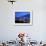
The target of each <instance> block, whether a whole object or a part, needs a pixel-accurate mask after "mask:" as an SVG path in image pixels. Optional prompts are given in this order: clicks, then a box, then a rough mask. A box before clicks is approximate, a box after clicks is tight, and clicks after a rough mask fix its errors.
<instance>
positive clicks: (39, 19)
mask: <svg viewBox="0 0 46 46" xmlns="http://www.w3.org/2000/svg"><path fill="white" fill-rule="evenodd" d="M26 1H27V2H26ZM31 9H32V10H33V25H32V26H16V25H15V23H14V18H15V16H14V13H15V11H18V10H19V11H23V10H29V11H30V10H31ZM21 31H22V32H25V33H28V34H30V35H31V38H32V39H33V40H37V41H40V40H43V41H45V40H46V36H45V35H46V0H25V2H24V0H17V1H16V3H14V4H13V5H12V4H11V3H10V2H8V1H7V0H0V40H5V41H6V40H11V39H12V40H14V39H15V38H16V37H17V34H18V33H19V32H21Z"/></svg>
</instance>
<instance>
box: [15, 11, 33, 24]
mask: <svg viewBox="0 0 46 46" xmlns="http://www.w3.org/2000/svg"><path fill="white" fill-rule="evenodd" d="M15 24H16V25H32V11H31V12H29V11H16V12H15Z"/></svg>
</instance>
